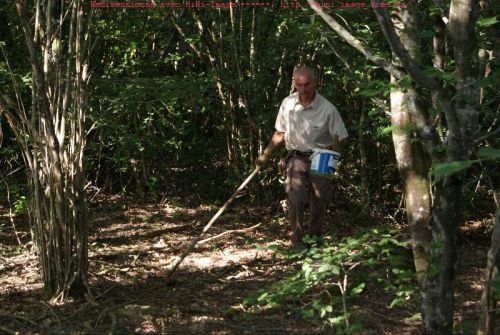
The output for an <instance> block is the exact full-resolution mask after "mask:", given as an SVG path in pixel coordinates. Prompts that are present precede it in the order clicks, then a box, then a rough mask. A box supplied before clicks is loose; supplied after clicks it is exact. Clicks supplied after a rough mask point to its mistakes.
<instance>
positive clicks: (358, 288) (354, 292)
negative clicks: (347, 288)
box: [351, 283, 365, 295]
mask: <svg viewBox="0 0 500 335" xmlns="http://www.w3.org/2000/svg"><path fill="white" fill-rule="evenodd" d="M364 288H365V283H361V284H359V285H358V286H356V287H354V288H353V289H352V290H351V295H358V294H360V293H361V292H363V290H364Z"/></svg>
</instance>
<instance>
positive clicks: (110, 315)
mask: <svg viewBox="0 0 500 335" xmlns="http://www.w3.org/2000/svg"><path fill="white" fill-rule="evenodd" d="M108 315H109V317H110V318H111V327H110V328H109V332H108V335H113V333H114V331H115V327H116V316H115V313H113V312H109V314H108Z"/></svg>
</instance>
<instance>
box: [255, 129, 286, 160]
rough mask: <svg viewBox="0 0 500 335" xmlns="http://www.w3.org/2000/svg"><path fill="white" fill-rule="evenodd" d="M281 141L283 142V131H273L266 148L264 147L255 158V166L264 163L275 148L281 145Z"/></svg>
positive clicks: (271, 155) (270, 156)
mask: <svg viewBox="0 0 500 335" xmlns="http://www.w3.org/2000/svg"><path fill="white" fill-rule="evenodd" d="M283 143H285V133H284V132H281V131H275V132H274V134H273V137H272V138H271V141H270V142H269V144H268V145H267V147H266V149H264V152H263V153H262V154H261V155H260V156H259V158H258V159H257V162H256V163H257V166H263V165H265V164H266V163H267V162H268V161H269V160H270V159H271V158H272V157H273V155H274V153H275V152H276V150H278V148H279V147H280V146H282V145H283Z"/></svg>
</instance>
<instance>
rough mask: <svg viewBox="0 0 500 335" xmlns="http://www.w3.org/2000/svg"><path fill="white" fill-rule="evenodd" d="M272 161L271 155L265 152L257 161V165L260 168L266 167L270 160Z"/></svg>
mask: <svg viewBox="0 0 500 335" xmlns="http://www.w3.org/2000/svg"><path fill="white" fill-rule="evenodd" d="M270 159H271V157H270V155H269V154H266V152H265V151H264V152H263V153H262V154H261V155H260V156H259V158H257V160H256V161H255V165H257V166H258V167H261V168H262V167H264V166H266V165H267V163H269V160H270Z"/></svg>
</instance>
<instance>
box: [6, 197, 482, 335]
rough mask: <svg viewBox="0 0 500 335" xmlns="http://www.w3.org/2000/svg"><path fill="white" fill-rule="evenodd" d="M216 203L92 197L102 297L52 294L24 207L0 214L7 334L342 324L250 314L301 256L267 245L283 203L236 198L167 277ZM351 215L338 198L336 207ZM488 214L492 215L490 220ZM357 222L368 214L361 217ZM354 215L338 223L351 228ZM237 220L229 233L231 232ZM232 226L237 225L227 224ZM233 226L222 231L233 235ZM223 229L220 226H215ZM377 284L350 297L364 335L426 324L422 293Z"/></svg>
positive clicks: (283, 228)
mask: <svg viewBox="0 0 500 335" xmlns="http://www.w3.org/2000/svg"><path fill="white" fill-rule="evenodd" d="M215 211H216V208H215V207H208V206H199V207H196V208H186V207H183V206H181V205H179V204H174V203H164V204H136V203H133V202H131V201H126V200H124V199H118V198H108V199H106V200H105V201H101V202H99V204H97V205H95V206H94V207H93V208H91V217H92V220H91V227H90V232H91V233H90V238H89V243H90V247H89V264H90V273H89V278H90V284H91V288H92V293H93V296H94V297H93V298H94V302H89V301H69V302H65V303H60V304H58V303H51V302H44V301H42V299H41V285H42V284H41V278H40V275H39V272H38V266H37V257H36V255H35V253H34V251H33V250H31V249H30V245H29V244H28V245H26V243H27V242H28V241H29V236H28V231H29V228H28V226H27V224H26V222H25V220H26V218H23V217H17V218H15V220H14V223H15V225H16V228H17V230H18V232H19V233H20V234H19V236H20V239H21V242H22V243H24V244H25V246H24V247H22V248H21V247H19V246H18V243H17V241H16V238H15V235H14V231H13V229H11V227H12V225H11V222H10V219H9V216H8V215H6V214H5V213H0V214H3V215H2V216H1V217H0V220H1V221H0V223H1V225H0V228H2V229H0V326H1V328H0V333H6V334H9V333H12V334H15V333H19V334H131V333H141V334H142V333H151V334H153V333H154V334H160V333H161V334H323V333H327V334H328V333H329V334H333V333H334V332H333V331H332V330H325V329H322V328H321V327H320V326H317V325H316V326H315V325H313V324H311V322H310V321H309V320H307V319H304V318H302V316H301V306H300V304H297V305H296V306H293V305H292V306H284V307H283V308H281V307H280V308H274V309H269V310H264V311H262V312H260V313H258V314H246V313H243V312H244V311H245V308H246V307H245V306H243V304H242V301H243V299H244V298H245V297H246V296H248V295H250V294H252V293H255V292H257V291H258V290H259V289H262V288H266V287H269V286H270V285H271V284H272V283H275V282H277V281H278V280H280V279H282V278H284V277H285V276H286V275H287V274H289V273H290V272H291V271H293V270H294V269H296V268H297V267H298V266H299V265H300V264H298V262H297V261H290V260H289V259H287V258H286V257H284V256H283V255H281V254H277V253H276V252H274V251H271V250H270V249H268V248H266V246H269V245H272V244H275V245H276V244H277V245H282V246H285V247H287V246H288V235H287V232H288V227H287V225H286V223H285V221H284V220H283V219H282V218H283V213H280V212H279V211H273V210H271V209H269V208H264V207H261V208H255V207H242V206H239V207H236V208H233V209H232V210H230V211H228V213H226V214H225V215H223V217H222V218H221V219H220V220H219V221H218V222H217V223H216V225H215V226H214V227H213V228H212V229H211V230H210V231H209V233H208V235H207V238H208V237H210V236H215V237H214V238H211V239H208V240H206V241H202V243H200V244H199V245H198V247H196V249H195V250H194V252H193V253H192V254H191V255H190V256H189V257H188V258H187V259H186V260H185V261H184V263H183V264H182V265H181V267H180V268H179V270H178V271H177V273H176V274H175V276H174V279H175V281H174V282H173V283H171V284H167V282H166V280H165V274H166V271H167V269H169V267H170V266H171V265H172V264H173V262H174V261H175V260H176V256H178V255H179V254H180V253H181V252H182V251H183V250H184V248H185V247H186V245H187V244H188V243H189V241H190V240H191V239H192V238H193V237H194V236H196V235H197V234H198V233H199V232H200V231H201V230H202V228H203V226H204V225H205V224H206V223H207V222H208V220H209V219H210V218H211V216H212V215H213V214H214V213H215ZM349 215H352V214H351V213H349V212H348V209H337V210H336V212H335V213H333V215H332V213H331V215H330V217H335V218H337V220H338V221H340V222H342V218H344V217H346V216H349ZM486 221H487V220H486ZM360 224H370V223H366V222H364V223H362V222H360ZM488 225H489V226H491V222H477V221H474V222H472V221H471V222H470V223H468V224H467V226H466V227H464V229H462V232H461V235H460V238H459V245H460V249H459V260H460V261H459V264H458V267H457V270H458V277H457V294H456V296H457V308H456V320H457V322H461V323H462V324H464V325H467V323H468V322H470V321H468V320H474V318H475V316H476V312H477V304H478V301H479V297H480V294H481V291H482V276H483V273H484V266H485V263H486V252H487V248H488V245H489V237H488ZM350 229H351V227H349V226H348V225H347V224H344V225H342V224H341V225H338V226H336V227H334V228H333V231H334V233H335V234H348V233H349V230H350ZM230 231H232V232H230ZM225 232H229V233H225ZM224 233H225V234H224ZM219 234H223V235H220V236H216V235H219ZM389 302H390V297H388V296H387V294H386V293H384V292H382V291H380V290H378V289H377V288H376V287H373V288H370V289H367V290H365V291H364V292H363V294H362V295H360V296H359V298H356V299H355V300H353V301H350V304H351V305H350V306H349V307H350V309H351V310H352V311H353V313H355V315H356V317H357V318H358V319H360V320H361V321H362V324H363V329H364V330H363V331H362V333H363V334H418V324H419V323H418V320H417V321H415V320H414V321H412V320H413V319H412V318H411V317H412V316H414V315H415V314H417V313H418V303H415V302H409V303H408V305H406V306H403V307H398V308H389V307H388V304H389Z"/></svg>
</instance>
